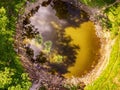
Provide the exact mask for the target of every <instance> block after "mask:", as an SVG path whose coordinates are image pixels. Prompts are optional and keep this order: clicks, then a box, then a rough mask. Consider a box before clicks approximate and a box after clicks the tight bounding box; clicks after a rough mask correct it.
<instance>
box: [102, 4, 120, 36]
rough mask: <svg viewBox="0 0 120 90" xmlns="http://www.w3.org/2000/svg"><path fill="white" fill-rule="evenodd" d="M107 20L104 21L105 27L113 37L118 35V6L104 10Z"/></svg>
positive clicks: (119, 16)
mask: <svg viewBox="0 0 120 90" xmlns="http://www.w3.org/2000/svg"><path fill="white" fill-rule="evenodd" d="M105 14H106V15H107V17H108V19H107V20H104V21H105V22H107V23H105V26H106V27H107V28H108V29H109V30H110V31H111V33H112V35H113V36H116V35H118V33H119V26H120V4H116V5H114V6H112V7H110V8H108V9H106V10H105Z"/></svg>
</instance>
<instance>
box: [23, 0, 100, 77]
mask: <svg viewBox="0 0 120 90" xmlns="http://www.w3.org/2000/svg"><path fill="white" fill-rule="evenodd" d="M42 5H44V6H42ZM42 5H40V6H39V9H38V10H37V11H36V12H35V14H33V15H32V16H30V17H26V19H25V20H24V23H23V24H24V30H23V43H24V47H25V49H26V53H27V54H28V57H30V58H31V61H33V62H37V63H42V64H44V63H46V62H49V66H48V67H50V68H52V69H53V70H51V71H55V72H58V73H60V74H62V75H63V76H65V77H70V76H72V75H73V76H78V77H79V76H81V75H83V74H86V73H87V72H89V71H90V70H91V69H92V68H93V67H94V65H95V64H96V63H97V61H98V59H99V49H100V40H99V38H98V37H97V36H96V34H95V28H94V24H93V23H92V22H90V21H89V16H88V15H87V14H86V13H85V12H84V11H82V10H80V9H79V8H77V7H75V6H74V5H72V4H70V3H68V2H63V1H53V2H51V3H50V4H48V5H47V4H42ZM36 36H40V37H39V38H38V37H37V38H36ZM48 42H49V43H48ZM46 44H48V45H50V47H47V50H46ZM56 60H57V61H56Z"/></svg>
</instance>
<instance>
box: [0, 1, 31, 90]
mask: <svg viewBox="0 0 120 90" xmlns="http://www.w3.org/2000/svg"><path fill="white" fill-rule="evenodd" d="M24 2H25V0H21V1H20V0H12V1H11V0H8V1H4V0H2V1H0V90H7V89H8V90H28V89H29V87H30V85H31V83H30V82H29V78H28V76H27V74H25V73H24V71H23V68H22V66H21V63H20V61H19V58H18V57H17V55H16V53H15V51H14V48H13V43H14V39H13V34H15V33H14V32H15V25H16V24H15V23H16V20H17V14H18V9H19V8H20V7H21V5H23V3H24ZM18 88H19V89H18Z"/></svg>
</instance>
